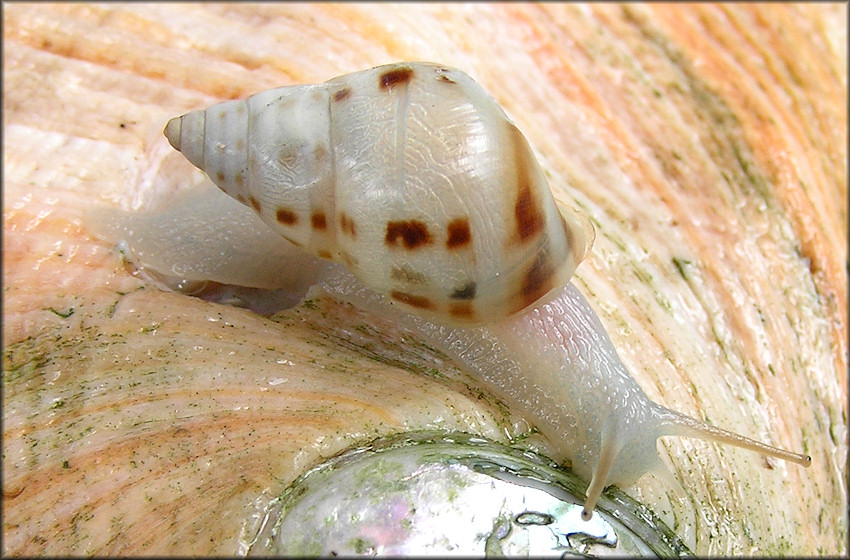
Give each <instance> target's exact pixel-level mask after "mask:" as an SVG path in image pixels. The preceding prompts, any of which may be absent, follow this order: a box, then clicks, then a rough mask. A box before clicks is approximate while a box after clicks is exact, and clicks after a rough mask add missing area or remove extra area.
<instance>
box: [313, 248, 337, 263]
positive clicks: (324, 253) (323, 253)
mask: <svg viewBox="0 0 850 560" xmlns="http://www.w3.org/2000/svg"><path fill="white" fill-rule="evenodd" d="M316 254H317V255H319V256H320V257H322V258H323V259H328V260H329V261H330V260H333V255H331V252H330V251H327V250H325V249H321V250H320V251H319V252H318V253H316Z"/></svg>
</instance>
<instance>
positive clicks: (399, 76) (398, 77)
mask: <svg viewBox="0 0 850 560" xmlns="http://www.w3.org/2000/svg"><path fill="white" fill-rule="evenodd" d="M412 79H413V69H412V68H408V67H407V66H401V67H399V68H394V69H392V70H389V71H387V72H384V73H383V74H381V78H380V84H381V89H382V90H384V91H387V90H390V89H392V88H394V87H395V86H401V85H405V84H406V83H408V82H409V81H410V80H412Z"/></svg>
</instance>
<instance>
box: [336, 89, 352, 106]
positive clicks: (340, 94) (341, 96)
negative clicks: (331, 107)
mask: <svg viewBox="0 0 850 560" xmlns="http://www.w3.org/2000/svg"><path fill="white" fill-rule="evenodd" d="M349 97H351V88H350V87H344V88H342V89H341V90H339V91H337V92H336V93H334V101H335V102H337V103H340V102H342V101H345V100H346V99H348V98H349Z"/></svg>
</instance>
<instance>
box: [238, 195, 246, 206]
mask: <svg viewBox="0 0 850 560" xmlns="http://www.w3.org/2000/svg"><path fill="white" fill-rule="evenodd" d="M236 200H238V201H239V202H241V203H242V204H245V197H244V196H242V195H241V194H237V195H236Z"/></svg>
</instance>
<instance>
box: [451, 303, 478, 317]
mask: <svg viewBox="0 0 850 560" xmlns="http://www.w3.org/2000/svg"><path fill="white" fill-rule="evenodd" d="M449 314H450V315H451V316H452V317H457V318H458V319H467V320H468V319H471V318H472V316H473V315H474V314H475V312H474V311H473V310H472V304H471V303H469V302H468V301H461V302H456V303H452V304H450V305H449Z"/></svg>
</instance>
